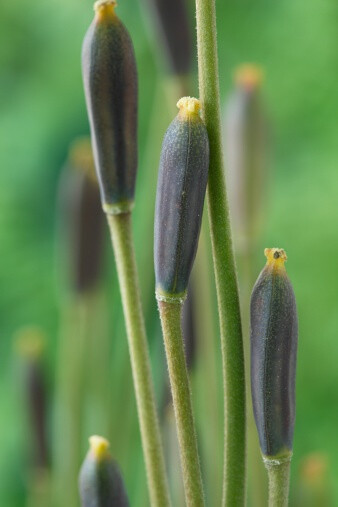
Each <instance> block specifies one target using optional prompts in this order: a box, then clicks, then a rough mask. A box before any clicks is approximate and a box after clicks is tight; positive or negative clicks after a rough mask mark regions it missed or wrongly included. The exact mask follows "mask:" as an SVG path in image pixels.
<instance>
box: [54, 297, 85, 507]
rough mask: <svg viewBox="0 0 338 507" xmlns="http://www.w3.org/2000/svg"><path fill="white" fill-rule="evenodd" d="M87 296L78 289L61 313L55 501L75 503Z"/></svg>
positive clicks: (76, 500)
mask: <svg viewBox="0 0 338 507" xmlns="http://www.w3.org/2000/svg"><path fill="white" fill-rule="evenodd" d="M89 308H90V298H89V296H88V294H86V293H81V294H78V295H77V296H74V299H73V300H71V301H69V302H68V305H67V307H65V309H64V314H63V316H62V324H63V329H62V332H61V333H60V343H59V361H58V370H57V378H56V394H55V399H56V402H55V405H56V406H55V414H54V415H55V420H54V438H53V440H54V444H53V475H52V480H53V497H54V503H55V505H68V506H69V507H76V506H77V505H78V489H77V479H78V473H79V468H80V465H81V458H82V445H81V444H82V436H83V394H84V393H83V382H84V374H85V372H84V365H85V355H86V347H87V345H88V335H87V329H88V317H89V314H90V310H89Z"/></svg>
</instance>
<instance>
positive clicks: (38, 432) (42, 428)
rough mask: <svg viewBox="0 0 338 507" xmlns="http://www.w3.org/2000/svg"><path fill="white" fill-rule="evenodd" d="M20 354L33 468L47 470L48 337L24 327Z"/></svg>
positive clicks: (20, 333) (18, 345)
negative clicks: (45, 358) (45, 364)
mask: <svg viewBox="0 0 338 507" xmlns="http://www.w3.org/2000/svg"><path fill="white" fill-rule="evenodd" d="M15 344H16V348H17V350H18V353H19V354H20V355H21V356H22V358H23V359H24V365H23V366H24V388H25V398H26V403H27V408H28V411H29V418H30V423H31V432H32V438H33V451H34V467H36V468H39V469H45V468H47V467H48V464H49V458H48V454H49V453H48V445H47V431H46V383H45V376H44V372H43V364H42V357H43V351H44V347H45V336H44V334H43V333H42V331H41V330H40V329H39V328H35V327H25V328H23V329H21V330H20V331H18V333H17V335H16V337H15Z"/></svg>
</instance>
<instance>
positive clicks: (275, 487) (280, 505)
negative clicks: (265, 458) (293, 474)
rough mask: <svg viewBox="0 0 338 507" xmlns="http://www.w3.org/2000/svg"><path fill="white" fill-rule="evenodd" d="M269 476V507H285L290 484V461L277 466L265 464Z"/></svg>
mask: <svg viewBox="0 0 338 507" xmlns="http://www.w3.org/2000/svg"><path fill="white" fill-rule="evenodd" d="M265 466H266V468H267V471H268V476H269V507H287V505H288V498H289V484H290V461H287V462H285V463H281V464H279V465H275V464H271V465H270V464H269V463H265Z"/></svg>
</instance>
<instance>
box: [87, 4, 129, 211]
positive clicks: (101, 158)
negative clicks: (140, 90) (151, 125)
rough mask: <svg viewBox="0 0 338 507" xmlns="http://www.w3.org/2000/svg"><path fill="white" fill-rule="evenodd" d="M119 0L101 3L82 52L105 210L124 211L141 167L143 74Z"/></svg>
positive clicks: (95, 153) (96, 7) (94, 149)
mask: <svg viewBox="0 0 338 507" xmlns="http://www.w3.org/2000/svg"><path fill="white" fill-rule="evenodd" d="M115 4H116V2H115V1H114V0H101V1H98V2H96V3H95V12H96V14H95V18H94V21H93V22H92V24H91V25H90V27H89V29H88V32H87V34H86V36H85V39H84V42H83V48H82V71H83V81H84V89H85V96H86V103H87V110H88V116H89V121H90V128H91V135H92V143H93V152H94V159H95V166H96V170H97V174H98V179H99V183H100V191H101V199H102V204H103V208H104V210H105V211H106V212H107V213H120V212H123V211H127V210H129V209H130V208H131V206H132V203H133V200H134V190H135V179H136V167H137V71H136V62H135V56H134V50H133V45H132V42H131V39H130V37H129V34H128V32H127V30H126V28H125V27H124V25H123V24H122V23H121V21H120V20H119V18H118V17H117V16H116V13H115Z"/></svg>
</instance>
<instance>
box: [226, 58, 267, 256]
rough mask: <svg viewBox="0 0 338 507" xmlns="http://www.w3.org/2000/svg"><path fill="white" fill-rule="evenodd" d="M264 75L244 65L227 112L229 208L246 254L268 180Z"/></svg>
mask: <svg viewBox="0 0 338 507" xmlns="http://www.w3.org/2000/svg"><path fill="white" fill-rule="evenodd" d="M261 83H262V71H261V69H260V68H259V67H257V66H256V65H252V64H251V65H250V64H246V65H242V66H240V67H238V69H237V70H236V73H235V89H234V91H233V92H232V94H231V95H230V97H229V99H228V102H227V104H226V111H225V122H224V123H225V129H224V134H225V135H224V141H225V148H226V149H225V156H226V160H225V162H226V167H227V183H228V189H229V205H230V212H231V218H232V220H233V223H234V235H235V243H236V248H237V249H239V250H243V251H246V250H248V249H250V247H252V242H253V241H254V239H255V238H257V236H258V233H259V230H260V226H261V222H262V203H264V201H265V199H264V194H265V189H266V180H267V151H268V135H267V134H268V128H267V127H268V122H267V119H266V114H265V110H264V104H263V100H262V97H261Z"/></svg>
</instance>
